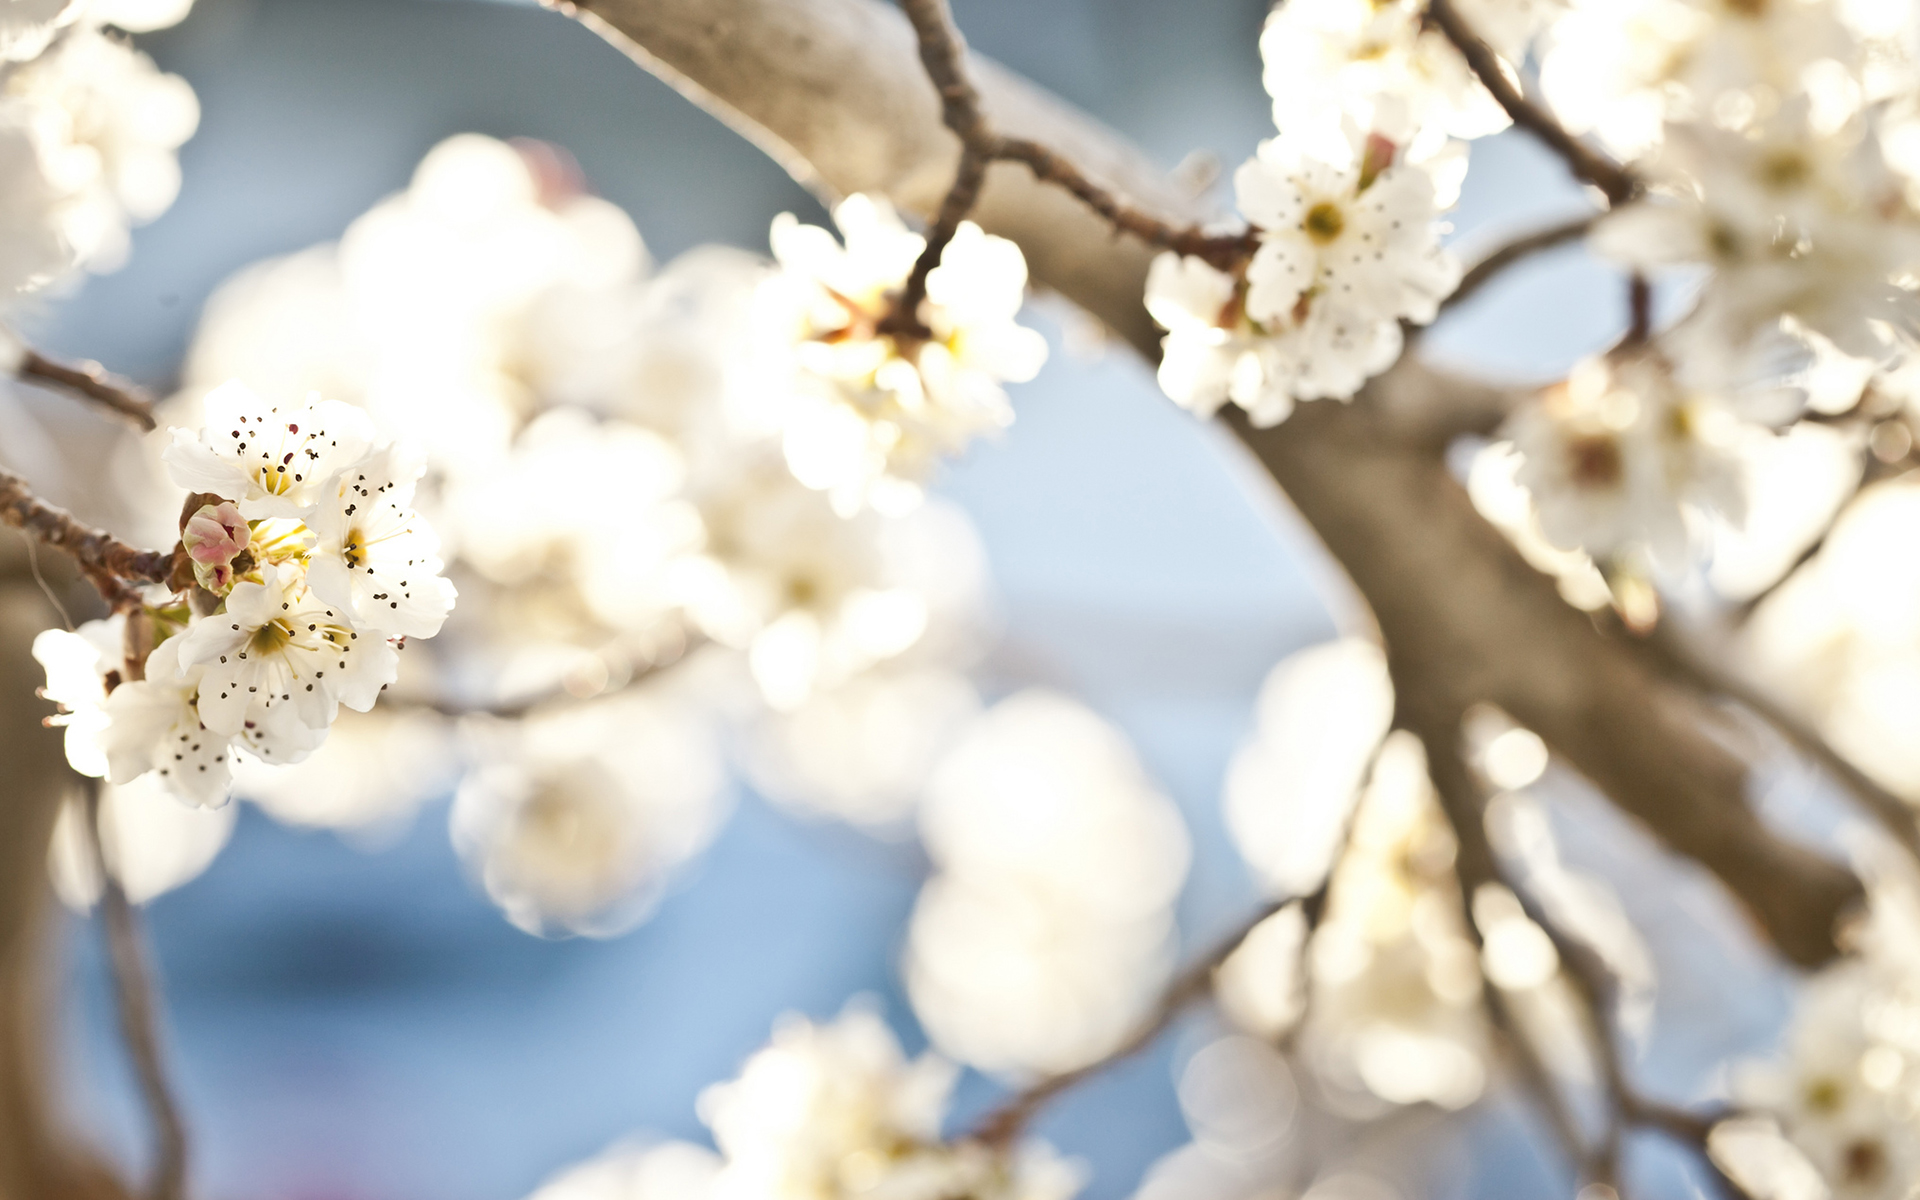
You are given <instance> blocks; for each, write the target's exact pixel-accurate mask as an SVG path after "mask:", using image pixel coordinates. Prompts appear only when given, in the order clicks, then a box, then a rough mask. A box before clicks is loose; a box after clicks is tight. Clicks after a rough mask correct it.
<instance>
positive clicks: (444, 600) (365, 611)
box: [34, 385, 454, 807]
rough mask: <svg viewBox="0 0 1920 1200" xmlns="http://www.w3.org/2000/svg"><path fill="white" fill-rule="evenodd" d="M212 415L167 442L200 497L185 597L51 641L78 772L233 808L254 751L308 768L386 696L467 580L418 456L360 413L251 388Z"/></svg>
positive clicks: (189, 518) (187, 525) (185, 519)
mask: <svg viewBox="0 0 1920 1200" xmlns="http://www.w3.org/2000/svg"><path fill="white" fill-rule="evenodd" d="M206 420H207V422H208V424H207V425H206V427H205V428H204V429H202V430H188V429H178V428H177V429H175V430H174V441H173V444H172V446H171V447H169V449H168V452H167V455H166V458H167V467H168V470H169V472H170V473H171V474H172V476H173V478H174V480H175V482H176V483H178V484H179V485H180V486H182V487H184V488H186V489H188V491H189V492H190V493H191V499H190V500H189V501H188V509H187V511H186V512H185V513H184V514H183V516H182V521H181V526H180V550H179V552H178V553H177V554H176V560H175V561H176V569H175V574H176V576H180V575H182V574H183V573H182V572H181V571H180V569H179V567H180V565H181V564H182V559H183V558H184V565H185V566H186V568H187V570H186V571H185V572H184V575H185V578H181V579H180V580H179V588H178V591H176V592H174V593H172V594H169V595H163V596H155V597H140V598H138V599H137V600H135V601H134V603H133V605H132V606H131V607H130V608H129V610H128V611H124V612H121V613H117V614H115V615H114V616H113V617H111V618H107V619H104V620H99V621H93V622H89V623H88V625H87V626H85V627H83V628H82V629H80V630H78V631H75V632H71V633H69V632H66V631H63V630H58V629H53V630H48V631H46V632H45V633H42V634H41V635H40V636H39V638H37V639H36V640H35V643H34V654H35V657H37V658H38V659H39V660H40V661H41V663H42V664H43V665H44V666H45V667H46V669H47V693H46V694H47V696H48V698H50V699H52V700H55V701H56V702H58V703H59V704H60V705H61V707H62V708H63V709H64V710H65V715H64V716H63V717H61V718H58V719H59V720H61V721H62V722H63V723H64V724H65V725H66V727H67V733H66V741H67V758H68V761H69V762H70V763H71V764H72V765H73V767H74V769H75V770H77V771H79V772H80V773H81V774H83V775H91V776H97V777H105V778H107V779H109V780H111V781H112V782H113V783H115V784H128V783H132V782H133V781H134V780H135V779H137V778H139V777H140V776H142V775H145V774H146V773H147V772H149V771H151V772H153V773H155V774H156V775H158V776H159V777H160V779H161V780H162V782H163V784H164V786H165V787H166V789H167V790H168V791H170V792H172V793H173V794H174V795H175V796H177V797H179V798H180V799H182V800H185V801H187V802H189V803H193V804H199V805H203V806H209V807H217V806H219V805H221V804H223V803H225V802H226V799H227V793H228V790H229V788H230V787H231V785H232V780H233V769H234V762H235V750H236V748H237V749H239V750H242V751H244V752H245V753H247V754H250V755H252V756H253V757H255V758H257V759H259V760H261V761H264V762H270V763H296V762H299V761H301V760H302V759H304V758H306V757H307V756H308V755H309V754H311V753H312V752H313V751H314V750H315V749H316V748H318V746H319V745H320V743H321V742H322V741H324V740H325V738H326V735H327V731H328V730H329V729H330V728H331V727H332V725H333V722H334V720H335V718H336V717H337V716H338V714H339V711H340V708H341V706H343V705H344V706H345V707H347V708H351V709H356V710H358V711H361V712H365V711H366V710H367V709H369V708H371V707H373V704H374V701H375V700H376V699H378V698H379V695H380V693H381V691H383V690H384V689H385V688H386V687H387V685H388V684H390V683H392V682H393V680H394V678H395V676H396V675H397V674H398V670H399V659H398V653H399V650H400V648H401V647H403V646H404V645H405V643H406V639H407V638H409V637H412V638H430V637H432V636H433V635H434V634H435V633H437V632H439V630H440V626H441V623H442V622H444V621H445V620H446V617H447V614H448V612H450V611H451V610H452V607H453V600H454V588H453V585H452V584H451V583H450V582H448V580H447V579H446V578H445V577H443V576H442V575H441V573H440V572H441V569H442V563H441V560H440V557H439V543H438V540H437V539H436V538H435V536H434V534H433V530H432V528H431V527H430V526H428V525H427V524H426V522H425V520H424V519H423V518H422V517H421V516H420V514H419V513H417V512H415V511H414V509H413V507H412V500H413V490H414V486H415V484H416V482H417V480H418V476H419V468H418V467H413V468H409V467H407V466H406V465H404V463H405V459H404V457H403V455H402V454H401V452H399V451H397V450H396V449H395V448H394V447H392V446H391V445H386V446H378V445H376V443H375V440H374V435H373V431H372V427H371V423H370V422H369V421H368V420H367V418H366V416H365V414H364V413H362V412H361V411H360V410H358V409H355V408H353V407H351V406H349V405H346V404H342V403H340V402H339V401H327V400H318V401H314V402H312V403H309V404H307V405H304V406H302V407H299V408H280V407H278V406H275V405H271V404H267V403H265V402H263V401H261V400H260V399H258V398H257V397H255V396H254V395H252V394H251V393H249V392H247V391H245V390H244V389H243V388H240V387H238V386H237V385H235V386H229V387H226V388H223V389H221V390H220V391H219V392H217V393H215V394H214V395H213V396H210V397H208V399H207V404H206ZM189 580H190V581H191V582H189ZM145 645H151V649H145V648H143V646H145Z"/></svg>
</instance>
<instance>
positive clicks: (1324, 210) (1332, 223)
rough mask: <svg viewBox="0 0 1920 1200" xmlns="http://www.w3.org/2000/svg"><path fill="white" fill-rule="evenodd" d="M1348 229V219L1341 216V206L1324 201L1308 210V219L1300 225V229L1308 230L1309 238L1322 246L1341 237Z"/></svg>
mask: <svg viewBox="0 0 1920 1200" xmlns="http://www.w3.org/2000/svg"><path fill="white" fill-rule="evenodd" d="M1346 227H1347V218H1346V217H1345V216H1343V215H1342V214H1341V212H1340V206H1339V205H1337V204H1335V203H1333V202H1332V201H1331V200H1322V201H1321V202H1320V203H1318V204H1316V205H1314V206H1313V207H1312V208H1310V209H1308V210H1307V219H1306V220H1304V221H1302V222H1301V223H1300V228H1302V229H1304V230H1306V231H1307V236H1308V237H1310V238H1312V239H1313V240H1314V243H1315V244H1316V245H1320V246H1324V245H1326V244H1327V243H1328V242H1331V241H1332V240H1333V239H1335V238H1337V237H1339V236H1340V233H1341V231H1342V230H1344V229H1345V228H1346Z"/></svg>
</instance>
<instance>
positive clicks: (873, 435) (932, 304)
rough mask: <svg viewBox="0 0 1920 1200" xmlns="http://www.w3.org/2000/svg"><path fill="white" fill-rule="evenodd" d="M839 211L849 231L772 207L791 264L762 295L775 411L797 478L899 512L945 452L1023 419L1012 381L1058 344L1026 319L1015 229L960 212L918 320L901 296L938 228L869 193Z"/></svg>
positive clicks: (837, 500)
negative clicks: (921, 227)
mask: <svg viewBox="0 0 1920 1200" xmlns="http://www.w3.org/2000/svg"><path fill="white" fill-rule="evenodd" d="M833 220H834V224H835V225H837V226H838V227H839V229H840V235H841V238H843V239H844V244H843V242H841V241H836V240H835V239H834V237H833V235H832V234H831V233H829V232H828V231H826V230H824V229H821V228H819V227H817V226H813V225H802V224H801V223H800V222H799V221H797V220H795V219H794V218H793V216H792V215H791V214H786V213H782V214H781V215H780V216H779V217H778V218H776V219H775V220H774V223H773V234H772V243H773V253H774V257H775V258H776V259H778V260H779V263H780V270H779V271H778V272H776V273H775V274H774V275H772V276H771V277H769V278H768V279H767V281H766V282H765V283H764V284H763V285H762V286H761V289H760V292H759V294H758V296H757V297H756V298H755V299H756V305H755V307H756V313H755V319H756V321H757V323H758V325H759V327H760V337H759V345H760V348H761V349H762V351H763V352H764V353H766V354H767V355H768V356H769V361H767V362H766V363H764V364H763V366H764V369H765V370H766V372H767V379H766V382H765V387H766V400H765V403H766V411H765V412H764V413H763V414H762V419H763V420H765V421H766V422H767V423H768V424H769V425H771V426H772V427H773V428H775V429H777V430H778V431H779V434H780V438H781V445H782V447H783V449H784V451H785V454H786V460H787V465H788V466H789V467H790V468H791V469H792V471H793V474H794V476H795V477H796V478H798V479H799V480H800V481H801V482H803V483H805V484H806V485H807V486H809V487H812V488H818V489H821V490H823V491H825V492H827V493H828V495H830V496H831V497H832V499H833V504H834V508H835V510H836V511H838V512H840V513H843V514H847V513H852V512H853V511H855V510H857V509H859V508H860V507H862V506H864V505H868V504H871V505H873V506H874V507H876V508H879V509H881V510H882V511H886V512H900V511H904V510H905V509H907V508H910V507H911V506H912V505H913V504H915V503H917V502H918V500H919V498H920V495H921V489H920V484H921V483H922V481H923V480H924V479H925V478H926V476H927V474H928V472H929V471H930V469H931V468H932V466H933V465H934V463H935V462H936V461H937V460H938V459H939V458H940V457H942V456H944V455H951V454H953V453H955V452H957V451H959V450H960V449H961V448H963V447H964V446H966V445H967V443H968V442H970V441H972V440H973V439H974V438H976V437H978V436H980V435H981V434H984V433H991V432H994V431H996V430H999V429H1002V428H1005V427H1006V425H1007V424H1009V423H1010V422H1011V421H1012V420H1013V409H1012V407H1011V406H1010V404H1009V403H1008V400H1007V394H1006V391H1005V389H1004V388H1003V387H1002V386H1001V385H1002V384H1003V383H1008V382H1014V383H1019V382H1025V381H1026V380H1029V379H1032V378H1033V377H1034V375H1035V374H1036V373H1037V372H1038V371H1039V370H1040V366H1041V364H1042V363H1043V362H1045V361H1046V356H1047V346H1046V341H1045V339H1043V338H1042V337H1041V336H1040V335H1039V334H1038V333H1036V332H1034V331H1033V330H1031V329H1027V328H1024V327H1022V326H1020V325H1018V324H1016V323H1015V322H1014V317H1015V315H1016V314H1018V312H1019V310H1020V305H1021V304H1022V302H1023V301H1024V300H1025V297H1026V286H1027V264H1026V260H1025V258H1023V257H1022V256H1021V253H1020V248H1019V247H1018V246H1016V245H1014V244H1013V243H1012V242H1010V241H1007V240H1006V239H1005V238H999V237H994V236H992V235H990V234H987V233H984V232H982V231H981V229H980V227H979V226H977V225H975V224H973V223H972V222H971V221H963V222H961V224H960V228H959V231H958V232H957V233H956V234H955V235H954V237H953V240H952V241H950V242H948V243H947V245H946V247H945V249H944V250H943V251H942V253H941V257H940V265H939V266H937V267H935V268H934V269H933V270H932V271H931V272H930V273H929V274H928V276H927V282H926V293H927V295H926V299H925V301H923V302H922V303H921V305H920V309H919V311H918V313H917V314H913V315H914V316H915V318H916V319H917V321H918V322H919V325H920V326H921V328H920V329H917V330H914V329H901V328H897V327H896V326H897V324H898V322H899V321H900V319H901V318H900V317H897V316H896V315H895V313H894V307H895V304H896V301H897V299H898V297H899V295H900V292H901V290H902V287H903V286H904V285H905V283H906V282H907V278H908V275H909V273H910V272H911V271H912V269H913V265H914V262H915V260H916V259H918V258H919V257H920V254H921V252H922V250H923V249H925V247H926V239H925V238H923V237H921V236H920V235H919V234H917V233H914V232H912V231H910V230H908V229H907V228H906V226H905V225H903V224H902V223H901V221H900V218H899V217H898V215H896V214H895V213H894V211H893V208H892V207H891V206H890V205H889V204H888V203H887V202H886V201H885V200H884V199H875V198H873V197H869V196H865V195H854V196H850V197H848V198H847V199H845V200H843V201H841V202H840V204H839V205H838V206H837V207H836V208H835V209H834V210H833ZM903 315H904V314H903Z"/></svg>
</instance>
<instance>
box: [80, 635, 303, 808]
mask: <svg viewBox="0 0 1920 1200" xmlns="http://www.w3.org/2000/svg"><path fill="white" fill-rule="evenodd" d="M182 648H183V646H182V642H181V639H180V638H178V637H172V638H168V639H167V640H166V641H164V642H161V643H160V644H159V645H158V646H156V647H154V650H153V653H151V654H149V655H148V656H147V662H146V667H147V670H148V671H149V672H151V674H150V675H149V676H148V678H146V679H141V680H134V681H132V682H128V683H123V684H121V685H120V686H119V687H117V688H115V689H114V690H113V693H112V694H111V695H109V696H108V697H107V701H106V706H105V713H106V718H107V723H106V727H105V728H104V729H103V730H102V731H101V734H100V749H101V751H102V752H103V753H104V754H105V755H106V761H107V778H108V779H109V780H111V781H112V782H114V783H117V784H126V783H132V782H133V781H134V780H135V779H137V778H139V777H140V776H142V775H144V774H146V773H147V772H149V771H151V772H153V773H154V774H155V775H157V776H158V777H159V780H160V783H161V785H162V786H164V787H165V788H166V790H167V791H169V792H171V793H172V794H173V795H175V796H177V797H179V798H180V799H181V800H184V801H186V802H187V803H189V804H194V805H198V806H199V807H202V808H218V807H219V806H221V805H223V804H225V803H226V801H227V791H228V788H229V786H230V785H231V784H232V782H233V744H232V743H233V739H234V735H235V734H238V733H240V732H241V730H240V729H239V728H237V727H236V728H232V729H226V730H215V729H210V728H208V727H207V725H206V722H205V717H204V715H203V714H202V713H201V711H200V706H199V704H198V693H199V688H200V678H199V676H200V672H199V671H198V670H194V669H193V668H192V667H191V665H186V666H183V665H182V664H181V662H180V652H181V650H182ZM274 725H275V727H276V728H278V727H279V725H280V723H279V722H277V721H276V722H274Z"/></svg>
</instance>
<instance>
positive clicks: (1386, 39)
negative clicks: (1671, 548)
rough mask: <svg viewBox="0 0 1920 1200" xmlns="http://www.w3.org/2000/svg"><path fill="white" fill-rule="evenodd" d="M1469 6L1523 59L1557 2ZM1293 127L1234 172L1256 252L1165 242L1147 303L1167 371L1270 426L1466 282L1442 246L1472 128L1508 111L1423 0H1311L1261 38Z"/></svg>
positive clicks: (1389, 349)
mask: <svg viewBox="0 0 1920 1200" xmlns="http://www.w3.org/2000/svg"><path fill="white" fill-rule="evenodd" d="M1460 8H1461V11H1462V13H1463V14H1464V15H1465V16H1466V17H1467V18H1468V19H1469V21H1471V22H1472V23H1473V24H1474V26H1475V28H1476V29H1477V30H1478V31H1479V32H1480V33H1481V35H1482V36H1483V37H1486V38H1488V39H1489V41H1490V42H1491V44H1492V45H1493V46H1494V48H1495V49H1496V51H1497V52H1499V53H1500V54H1503V55H1505V56H1506V57H1507V58H1509V59H1511V60H1513V61H1516V62H1517V61H1520V60H1521V59H1522V58H1523V57H1524V55H1525V51H1526V48H1527V46H1528V45H1529V44H1530V43H1531V41H1532V40H1533V39H1534V38H1535V37H1536V36H1537V35H1538V34H1539V33H1540V31H1541V30H1542V29H1543V28H1544V27H1545V25H1546V24H1547V22H1548V21H1549V19H1550V18H1551V17H1553V16H1555V15H1557V14H1558V12H1559V11H1560V5H1559V3H1558V2H1557V0H1483V2H1480V3H1471V4H1463V5H1461V6H1460ZM1260 49H1261V54H1262V56H1263V58H1264V59H1265V62H1266V75H1265V78H1266V84H1267V89H1268V91H1269V92H1270V93H1271V94H1272V96H1273V101H1274V120H1275V123H1276V124H1277V125H1278V126H1279V127H1280V129H1281V131H1282V133H1281V136H1280V137H1278V138H1275V139H1273V140H1271V141H1268V142H1265V143H1263V144H1262V145H1261V147H1260V150H1259V152H1258V154H1256V155H1255V157H1254V158H1253V159H1251V160H1250V161H1248V162H1247V163H1245V164H1244V165H1243V166H1242V167H1241V168H1240V170H1239V171H1238V172H1237V173H1236V174H1235V176H1234V192H1235V200H1236V204H1237V207H1238V209H1239V212H1240V215H1241V216H1243V217H1244V218H1246V220H1247V221H1248V222H1249V223H1250V225H1251V226H1252V231H1251V232H1252V238H1253V242H1254V245H1255V247H1256V248H1255V249H1254V251H1253V253H1252V256H1251V258H1250V259H1249V260H1247V261H1242V262H1237V263H1230V264H1222V265H1216V264H1215V263H1211V262H1207V261H1203V260H1202V259H1199V258H1192V257H1189V258H1180V257H1178V256H1176V255H1174V254H1171V253H1169V254H1165V255H1162V256H1161V257H1160V259H1159V260H1157V261H1156V262H1155V263H1154V266H1153V270H1152V273H1151V274H1150V275H1149V276H1148V279H1147V297H1146V303H1147V309H1148V311H1149V312H1150V313H1152V314H1153V317H1154V319H1155V320H1156V321H1158V322H1159V323H1160V324H1161V326H1162V327H1164V328H1165V329H1166V330H1167V337H1166V341H1165V343H1164V349H1165V353H1164V357H1163V359H1162V361H1161V367H1160V384H1161V387H1162V388H1164V389H1165V391H1166V392H1167V394H1168V395H1169V396H1171V397H1172V398H1173V399H1174V400H1175V401H1177V402H1178V403H1180V404H1182V405H1184V406H1186V407H1188V408H1191V409H1193V410H1194V411H1196V412H1198V413H1200V414H1202V415H1209V414H1211V413H1213V412H1214V411H1216V410H1217V409H1218V408H1219V407H1220V406H1221V405H1222V404H1225V403H1227V402H1228V401H1231V402H1233V403H1234V404H1237V405H1239V406H1241V407H1242V408H1244V409H1246V410H1247V412H1248V414H1249V415H1250V416H1251V418H1252V420H1253V421H1254V423H1255V424H1259V425H1271V424H1274V423H1276V422H1279V421H1282V420H1285V419H1286V417H1287V415H1288V414H1289V413H1291V412H1292V411H1293V406H1294V403H1295V402H1296V401H1299V400H1317V399H1327V398H1339V399H1346V398H1349V397H1351V396H1352V395H1353V394H1354V393H1355V392H1356V391H1358V390H1359V388H1360V386H1361V385H1362V384H1364V383H1365V382H1366V381H1367V380H1368V379H1369V378H1371V377H1372V376H1374V375H1377V374H1379V373H1380V372H1381V371H1383V370H1385V369H1386V368H1387V367H1388V366H1390V365H1392V364H1393V362H1394V361H1395V360H1396V359H1397V358H1399V356H1400V352H1401V348H1402V332H1401V331H1402V327H1403V325H1404V324H1407V323H1411V324H1416V325H1424V324H1426V323H1428V322H1430V321H1432V320H1433V319H1434V317H1435V316H1436V315H1437V313H1438V311H1439V304H1440V302H1441V301H1442V300H1444V299H1445V298H1446V297H1447V296H1448V295H1449V294H1450V293H1451V292H1452V291H1453V290H1454V288H1455V287H1456V286H1457V285H1458V283H1459V280H1460V271H1459V265H1458V263H1457V262H1456V261H1455V259H1454V258H1453V256H1452V255H1451V254H1450V253H1449V252H1447V251H1446V250H1443V249H1442V248H1441V246H1440V235H1441V233H1442V232H1443V231H1444V226H1443V225H1442V223H1441V221H1440V217H1441V214H1443V213H1444V212H1445V211H1446V210H1447V209H1449V208H1451V207H1452V205H1453V203H1454V200H1455V199H1456V198H1457V196H1458V194H1459V188H1460V182H1461V179H1462V177H1463V175H1464V173H1465V170H1466V158H1465V155H1464V153H1462V147H1461V145H1460V143H1459V142H1457V141H1454V140H1452V139H1463V138H1476V137H1481V136H1484V135H1486V134H1489V133H1494V132H1497V131H1498V130H1500V129H1502V128H1504V127H1505V126H1506V124H1507V117H1506V114H1505V112H1504V111H1503V110H1502V109H1501V108H1500V106H1499V105H1498V104H1497V103H1496V102H1495V101H1494V99H1493V97H1492V96H1491V95H1489V94H1488V93H1487V91H1486V89H1485V88H1484V87H1482V86H1481V85H1480V83H1479V82H1478V80H1477V79H1476V78H1475V77H1474V75H1473V72H1472V71H1471V69H1470V68H1469V67H1468V65H1467V63H1466V60H1465V59H1464V58H1463V57H1462V56H1461V55H1460V53H1459V52H1458V51H1457V50H1455V49H1454V48H1453V46H1452V45H1451V44H1450V43H1449V42H1448V41H1447V39H1446V37H1445V36H1444V35H1443V34H1442V33H1441V32H1440V31H1439V30H1438V29H1437V28H1435V27H1434V26H1433V24H1432V23H1431V22H1430V21H1429V20H1427V18H1426V14H1425V6H1424V5H1423V4H1419V3H1413V2H1411V0H1391V2H1389V3H1374V2H1371V0H1301V2H1299V3H1291V2H1290V3H1287V4H1283V5H1279V6H1277V7H1276V8H1275V10H1274V12H1273V15H1272V16H1271V17H1270V18H1269V20H1268V22H1267V28H1266V32H1265V33H1264V34H1263V35H1262V37H1261V39H1260Z"/></svg>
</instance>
